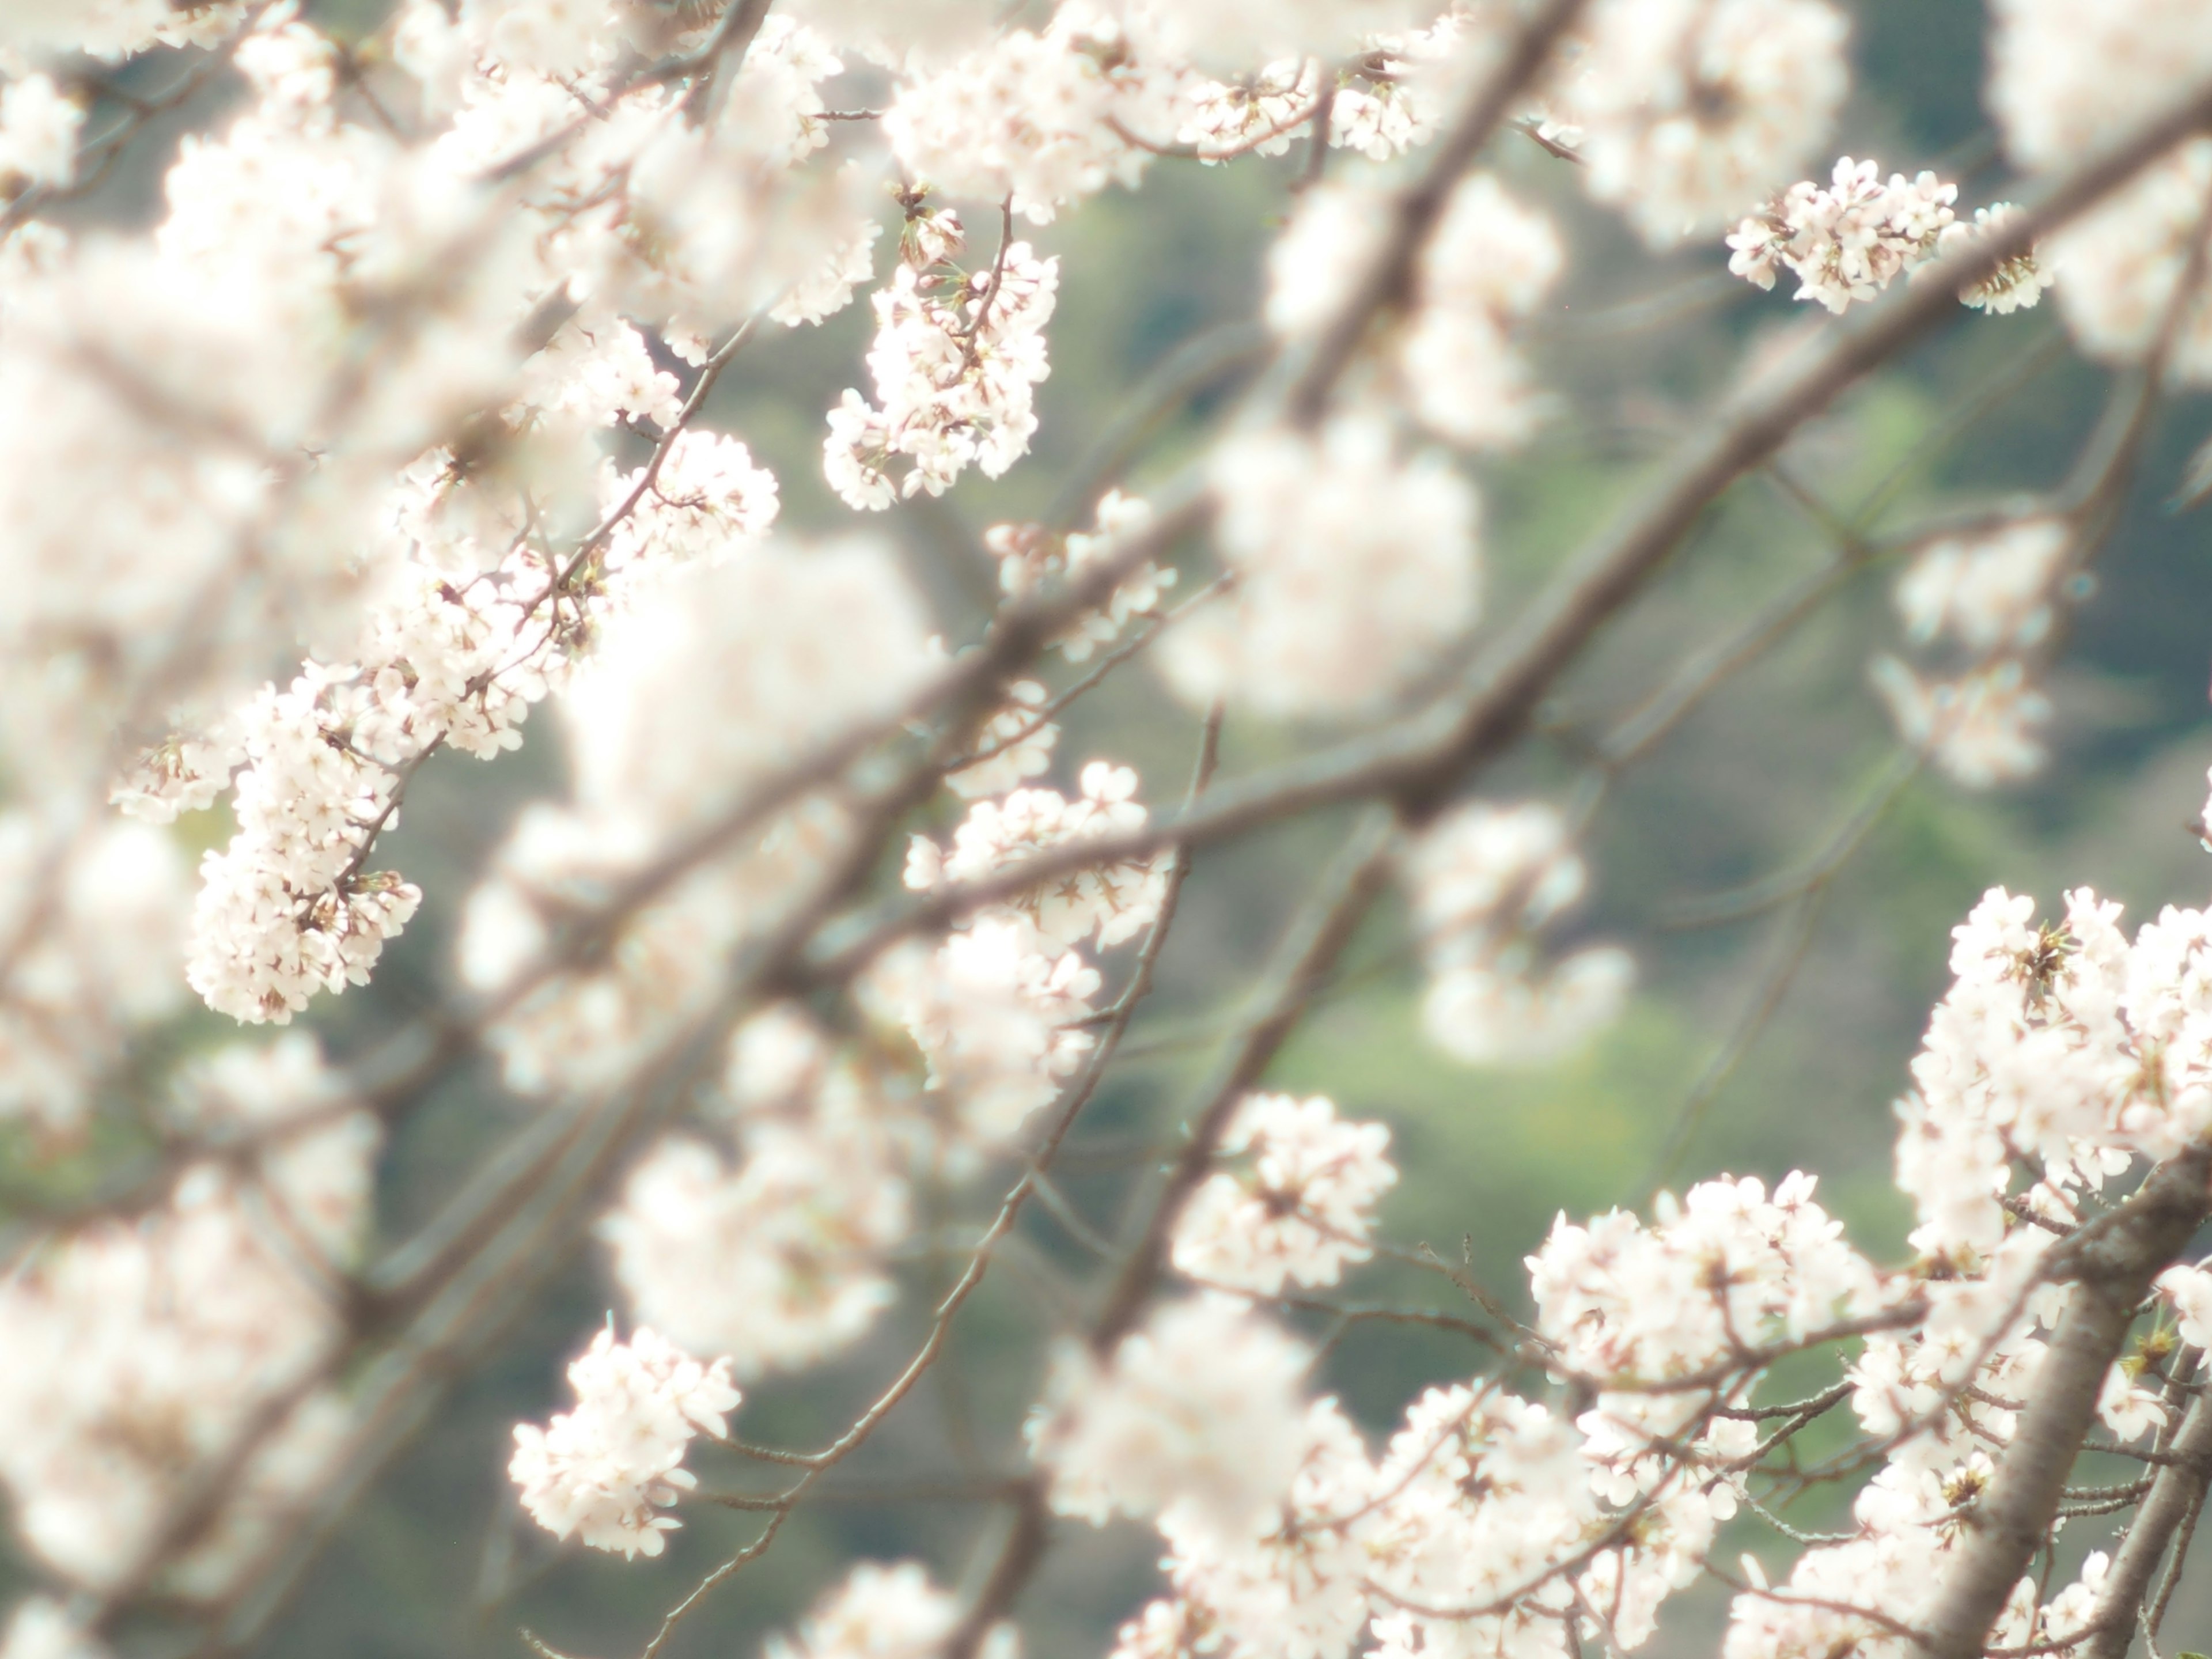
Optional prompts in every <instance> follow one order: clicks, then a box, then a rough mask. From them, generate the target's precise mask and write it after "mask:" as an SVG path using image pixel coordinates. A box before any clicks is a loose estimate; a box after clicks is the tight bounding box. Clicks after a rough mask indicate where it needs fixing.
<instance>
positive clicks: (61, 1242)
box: [0, 1036, 380, 1596]
mask: <svg viewBox="0 0 2212 1659" xmlns="http://www.w3.org/2000/svg"><path fill="white" fill-rule="evenodd" d="M173 1115H174V1119H175V1127H176V1129H177V1130H178V1131H179V1132H180V1133H182V1132H186V1131H189V1132H191V1133H197V1134H199V1135H203V1136H215V1135H224V1136H228V1137H231V1138H233V1139H234V1151H232V1152H230V1153H229V1154H228V1156H226V1157H225V1158H222V1159H220V1160H218V1159H216V1158H207V1159H204V1160H202V1161H199V1162H196V1163H193V1164H190V1165H189V1166H188V1167H186V1168H185V1169H184V1170H182V1172H181V1173H180V1174H179V1177H178V1179H177V1181H176V1182H175V1185H174V1187H173V1190H172V1192H171V1195H170V1196H169V1197H168V1199H167V1201H166V1202H164V1203H162V1204H161V1206H159V1207H157V1208H156V1209H155V1211H154V1212H151V1213H150V1214H149V1215H147V1216H145V1217H143V1218H141V1219H139V1220H138V1221H137V1222H136V1223H135V1224H134V1223H133V1222H131V1221H129V1220H125V1219H120V1218H112V1219H106V1220H102V1221H100V1222H97V1223H94V1224H93V1225H89V1226H88V1227H85V1228H84V1229H82V1230H81V1231H73V1232H69V1233H64V1234H62V1235H59V1236H57V1237H52V1239H50V1240H49V1241H47V1242H46V1243H44V1244H43V1245H41V1246H40V1247H38V1248H36V1249H33V1250H31V1251H30V1252H28V1253H27V1255H25V1256H24V1257H22V1258H21V1261H19V1262H17V1263H16V1264H15V1265H14V1267H12V1269H11V1272H10V1274H9V1278H8V1279H7V1282H6V1283H5V1284H4V1285H0V1351H4V1352H6V1353H7V1355H8V1364H6V1365H5V1366H4V1367H0V1411H4V1412H5V1413H6V1414H7V1418H8V1420H9V1422H10V1423H11V1424H13V1425H15V1426H14V1428H13V1429H12V1430H11V1431H10V1432H9V1434H8V1435H7V1436H5V1437H0V1482H4V1484H5V1486H6V1487H7V1489H8V1491H9V1494H10V1496H11V1498H13V1500H14V1508H15V1523H16V1526H17V1528H19V1530H20V1533H21V1537H22V1538H23V1540H24V1541H25V1542H26V1543H27V1545H28V1546H29V1547H30V1549H31V1550H32V1551H33V1553H35V1554H36V1555H37V1557H38V1558H39V1559H40V1560H41V1561H43V1562H44V1563H45V1564H46V1565H47V1566H48V1567H49V1568H50V1569H52V1571H55V1572H56V1573H58V1574H59V1575H61V1576H62V1577H64V1578H65V1579H67V1580H69V1581H70V1582H71V1583H76V1584H79V1585H83V1586H88V1587H90V1588H92V1589H102V1588H105V1587H107V1586H110V1585H113V1584H116V1583H121V1582H124V1581H125V1580H126V1579H128V1578H129V1577H131V1574H132V1573H133V1572H134V1571H137V1570H138V1569H139V1567H140V1565H141V1564H142V1562H143V1561H144V1560H145V1559H147V1556H148V1553H149V1552H150V1551H153V1550H155V1549H156V1548H158V1547H159V1545H160V1541H161V1539H162V1536H163V1532H164V1528H165V1527H166V1526H167V1525H168V1524H169V1523H170V1522H172V1520H173V1518H174V1516H175V1513H176V1510H177V1506H179V1505H180V1504H188V1503H189V1502H191V1497H192V1493H193V1492H194V1491H195V1482H196V1480H198V1479H199V1478H201V1477H202V1476H203V1475H204V1474H205V1472H206V1471H208V1470H210V1469H211V1468H216V1467H218V1466H220V1465H222V1464H223V1463H224V1462H227V1461H228V1460H230V1459H234V1458H235V1459H239V1460H240V1461H241V1463H242V1468H243V1474H242V1479H241V1480H240V1482H239V1484H238V1486H236V1488H235V1490H234V1495H233V1496H232V1498H230V1500H229V1502H228V1504H226V1505H225V1506H224V1507H223V1508H222V1510H221V1511H220V1512H219V1513H218V1514H217V1515H216V1516H215V1517H214V1519H213V1521H212V1522H211V1524H210V1525H209V1526H208V1527H207V1528H204V1530H203V1531H202V1532H201V1533H200V1534H199V1537H198V1541H197V1543H195V1544H194V1545H193V1546H192V1547H191V1548H190V1549H188V1550H186V1551H185V1552H183V1553H181V1555H179V1557H176V1558H174V1559H172V1560H171V1562H170V1564H169V1565H168V1567H167V1572H166V1574H165V1581H166V1582H167V1583H168V1585H169V1587H170V1588H172V1589H174V1590H176V1591H177V1592H179V1593H180V1594H183V1595H187V1596H210V1595H219V1594H221V1593H222V1589H224V1587H225V1586H226V1585H227V1584H228V1583H230V1582H231V1581H232V1579H233V1577H234V1575H235V1574H236V1573H237V1572H238V1571H240V1569H241V1568H243V1567H244V1566H245V1565H247V1563H248V1562H249V1561H250V1560H251V1559H252V1558H253V1556H254V1555H255V1554H256V1553H258V1552H259V1551H260V1550H262V1549H264V1547H266V1546H267V1545H268V1544H269V1542H270V1540H271V1538H272V1536H273V1535H274V1531H273V1529H274V1528H277V1527H278V1526H280V1525H281V1524H282V1523H283V1519H284V1517H285V1515H286V1512H287V1510H288V1509H289V1507H290V1506H291V1505H293V1504H295V1503H296V1502H297V1501H298V1499H299V1498H300V1497H301V1495H303V1494H304V1493H306V1492H311V1491H313V1490H314V1489H315V1488H316V1487H317V1486H319V1484H320V1483H321V1482H322V1481H323V1480H325V1478H326V1477H327V1475H328V1473H329V1461H330V1456H331V1452H332V1451H333V1450H334V1449H335V1448H336V1446H337V1443H338V1442H339V1441H340V1439H341V1438H342V1436H343V1429H344V1426H345V1423H346V1413H345V1411H344V1409H343V1407H342V1406H340V1405H339V1404H338V1402H337V1400H336V1398H335V1396H334V1395H331V1393H329V1392H327V1391H326V1390H325V1389H324V1388H323V1387H322V1386H321V1383H322V1379H323V1376H324V1371H323V1368H324V1366H325V1364H327V1362H328V1361H329V1359H330V1358H331V1354H332V1351H333V1346H334V1344H335V1343H336V1341H337V1339H338V1337H339V1336H340V1334H342V1327H341V1324H340V1321H339V1316H338V1312H337V1306H336V1304H335V1303H334V1301H333V1291H334V1289H335V1287H336V1285H337V1282H338V1280H339V1279H340V1278H341V1276H342V1275H343V1273H344V1272H345V1271H346V1270H347V1269H348V1268H349V1267H350V1265H351V1263H352V1262H353V1261H354V1259H355V1257H356V1255H357V1253H358V1249H359V1245H360V1239H361V1232H362V1226H363V1225H364V1223H365V1222H366V1220H367V1218H368V1205H369V1200H370V1195H371V1184H370V1183H371V1173H372V1170H373V1167H374V1160H375V1157H376V1151H377V1146H378V1141H379V1139H380V1136H379V1134H378V1132H377V1128H376V1125H375V1122H374V1119H372V1118H371V1117H370V1116H369V1115H368V1114H367V1113H366V1112H365V1111H359V1110H354V1109H350V1108H349V1103H348V1101H347V1099H346V1097H345V1096H344V1095H343V1092H341V1091H340V1090H339V1089H338V1087H337V1084H336V1082H335V1080H334V1079H332V1078H331V1076H330V1075H329V1074H328V1073H326V1072H325V1070H324V1069H323V1066H322V1063H321V1060H320V1058H319V1054H318V1052H317V1050H316V1048H315V1047H314V1044H313V1042H311V1041H309V1040H308V1039H307V1038H305V1037H302V1036H287V1037H285V1038H284V1039H283V1040H282V1041H280V1042H277V1043H276V1045H275V1046H273V1047H265V1048H251V1049H248V1048H237V1049H226V1050H221V1051H218V1052H216V1053H215V1054H211V1055H210V1056H208V1057H207V1058H206V1059H205V1060H204V1061H202V1062H201V1063H200V1064H199V1065H198V1066H196V1067H195V1068H194V1069H193V1070H191V1072H190V1073H187V1074H186V1076H185V1078H184V1079H182V1081H181V1084H180V1093H179V1098H178V1099H177V1101H176V1103H174V1106H173Z"/></svg>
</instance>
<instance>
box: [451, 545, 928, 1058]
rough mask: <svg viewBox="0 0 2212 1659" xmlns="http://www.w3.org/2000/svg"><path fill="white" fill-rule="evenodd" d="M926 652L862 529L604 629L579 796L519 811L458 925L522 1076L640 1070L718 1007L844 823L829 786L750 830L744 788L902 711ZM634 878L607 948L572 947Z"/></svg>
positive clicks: (900, 591) (581, 726)
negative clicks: (738, 964)
mask: <svg viewBox="0 0 2212 1659" xmlns="http://www.w3.org/2000/svg"><path fill="white" fill-rule="evenodd" d="M927 641H928V635H927V632H926V630H925V627H924V623H923V618H922V612H921V604H920V600H919V599H918V598H917V596H916V595H915V593H914V592H913V591H912V590H911V588H910V587H909V586H908V585H907V583H906V581H905V580H904V578H903V577H902V575H901V574H900V572H899V570H898V568H897V566H896V562H894V560H893V559H892V557H891V555H890V550H888V549H887V548H886V547H884V545H882V544H879V543H877V542H875V541H872V540H869V539H866V538H852V539H847V540H843V541H840V542H836V543H831V544H824V545H819V546H814V547H805V548H802V547H799V546H796V545H793V544H785V543H781V542H778V541H774V540H769V541H766V542H760V543H753V542H750V541H738V542H734V543H725V544H724V546H723V551H722V553H721V554H720V556H716V557H713V558H709V559H705V560H696V561H692V562H688V563H684V564H681V565H679V566H678V567H677V568H673V569H671V570H668V571H666V572H665V573H664V574H660V575H659V576H657V577H656V578H655V579H654V580H652V581H651V582H649V583H646V584H642V585H641V587H640V589H639V591H637V592H635V594H634V595H633V596H632V598H631V599H630V602H629V604H628V605H626V606H625V607H624V608H623V610H621V611H618V612H616V613H614V614H611V615H610V616H608V617H606V618H605V622H604V623H603V624H602V625H601V627H600V629H599V639H598V641H597V645H596V648H595V650H594V652H593V653H592V656H591V657H590V659H588V660H586V662H584V663H582V664H580V665H579V666H578V667H577V668H576V669H575V670H574V671H573V673H572V675H571V678H570V683H569V684H570V690H569V695H568V696H566V697H565V698H564V700H563V702H562V712H563V714H565V715H566V716H567V719H566V721H565V732H566V736H567V738H568V759H569V770H570V776H571V779H572V790H571V799H570V801H569V802H568V803H566V804H562V805H554V804H551V803H539V804H538V805H534V806H532V807H531V808H530V809H528V810H527V811H525V812H524V814H523V815H522V817H520V819H519V820H518V821H517V823H516V824H515V828H514V831H513V835H512V836H510V838H509V839H508V841H507V844H506V845H505V846H504V847H503V848H501V851H500V853H499V854H497V856H496V859H495V864H494V867H493V869H492V870H491V872H490V873H489V875H488V876H487V877H486V878H485V879H484V881H483V884H481V885H480V886H479V887H478V888H477V890H476V891H475V892H474V893H473V894H471V896H470V898H469V901H468V905H467V908H466V910H465V915H464V918H463V927H462V933H461V939H460V942H459V956H460V966H461V971H462V973H463V975H464V976H465V979H466V980H467V981H469V982H470V984H471V985H472V986H473V987H476V988H477V989H478V990H480V991H481V992H482V993H483V994H485V995H487V996H492V997H496V998H500V999H501V1000H502V1001H503V1004H506V1005H511V1011H510V1012H508V1013H507V1017H506V1018H504V1020H503V1021H502V1022H501V1025H500V1027H499V1029H498V1031H497V1033H496V1034H495V1041H496V1042H497V1043H498V1045H499V1047H500V1048H501V1051H502V1054H503V1058H504V1061H505V1066H506V1072H507V1079H508V1080H509V1082H510V1083H511V1084H512V1085H514V1086H515V1087H517V1088H520V1089H522V1090H524V1091H527V1092H531V1093H544V1092H547V1091H550V1090H552V1089H554V1088H555V1087H556V1086H558V1087H562V1088H567V1089H581V1088H589V1087H592V1086H595V1085H598V1084H599V1083H602V1082H604V1081H607V1080H611V1079H617V1078H620V1077H623V1076H626V1075H628V1074H629V1073H630V1072H631V1070H632V1069H633V1068H635V1066H638V1065H640V1064H641V1063H642V1062H643V1061H644V1060H646V1059H647V1058H648V1057H649V1056H650V1055H651V1054H653V1052H654V1051H655V1047H656V1045H657V1044H659V1042H662V1041H664V1040H665V1039H666V1038H667V1037H668V1036H670V1035H671V1034H672V1033H674V1032H677V1031H678V1030H682V1029H683V1027H684V1024H685V1022H686V1021H687V1020H689V1019H690V1018H693V1017H694V1016H696V1014H697V1013H698V1012H699V1011H700V1010H701V1009H702V1007H704V1006H706V1004H707V1002H708V1000H710V999H711V998H712V997H713V996H714V994H715V992H716V990H717V989H718V988H719V987H720V985H721V984H722V983H723V981H724V977H725V975H726V971H727V969H728V967H729V958H730V956H731V953H732V951H734V950H735V949H736V947H737V946H738V943H739V942H740V941H741V940H742V939H744V938H746V937H748V936H749V935H752V934H755V933H759V932H761V931H763V930H765V929H767V928H769V927H773V926H774V925H775V921H776V920H777V918H779V917H780V916H782V915H787V914H788V913H789V912H790V911H791V910H792V909H793V908H795V907H796V906H798V905H799V904H801V903H802V902H804V901H805V893H806V890H807V888H808V886H809V884H811V883H814V882H817V881H819V880H820V879H821V878H822V872H823V869H824V868H825V866H828V865H829V864H830V863H832V862H833V861H834V854H835V853H836V850H837V849H838V848H841V847H842V846H843V845H844V844H845V842H847V840H848V837H849V834H850V813H849V811H848V810H847V809H846V808H845V807H843V806H841V805H838V804H837V803H836V801H835V800H833V799H831V798H830V797H829V794H828V793H825V792H823V791H822V790H819V789H817V790H814V791H812V792H811V793H805V794H802V795H800V796H799V798H798V799H795V800H793V801H791V802H788V803H787V804H785V805H781V807H780V808H779V809H778V810H776V811H774V812H772V813H769V814H767V815H765V817H764V818H763V819H762V820H761V821H757V822H756V821H754V820H753V819H752V818H751V817H749V816H748V812H747V802H748V799H749V797H750V795H751V793H753V792H756V791H757V790H759V789H761V788H763V787H765V786H766V785H768V784H769V782H770V781H772V780H773V779H774V778H775V777H776V776H777V775H778V774H779V772H780V771H781V770H782V769H787V768H790V767H793V766H795V765H797V764H799V763H800V762H801V761H802V760H803V759H804V758H805V757H807V756H809V755H811V754H812V753H813V752H815V751H816V750H817V748H818V747H819V746H820V745H822V744H827V743H829V742H832V741H834V740H835V739H836V738H839V737H841V736H842V735H843V734H845V733H847V732H851V731H853V730H854V729H856V728H860V727H865V726H869V725H870V724H872V723H873V722H876V721H879V720H884V719H886V718H888V717H889V716H890V715H891V714H894V713H895V712H896V710H897V709H898V708H900V707H901V706H902V704H903V703H904V702H905V701H906V699H907V698H908V696H911V695H912V693H913V691H914V690H915V687H916V686H918V685H919V684H921V683H922V681H923V679H924V678H926V677H927V674H928V673H929V672H930V671H931V657H930V653H929V650H928V645H927ZM860 664H865V665H866V667H867V671H866V673H860V672H855V671H854V668H855V665H860ZM718 824H724V825H727V826H729V827H728V828H727V829H726V831H718V830H717V829H716V826H717V825H718ZM692 836H719V838H718V839H716V840H714V842H712V845H711V846H710V848H708V850H709V851H710V852H711V853H712V854H713V856H708V857H702V858H701V859H699V860H697V861H696V862H689V863H687V862H684V861H681V860H678V857H677V855H678V854H679V853H681V851H682V849H683V848H684V846H685V843H686V842H687V838H690V837H692ZM656 872H665V873H658V874H657V873H656ZM639 882H647V883H650V884H651V885H649V886H648V887H647V889H646V890H643V891H642V892H641V893H640V894H639V898H640V900H641V902H639V903H638V904H637V905H636V906H635V908H634V909H632V910H631V911H630V912H629V914H628V915H625V916H624V917H623V918H622V919H621V920H620V921H619V924H618V926H617V928H616V930H615V934H614V937H612V938H611V939H606V940H605V941H603V942H602V943H601V945H600V946H599V948H596V949H592V950H588V951H584V950H578V949H576V947H574V945H572V944H570V943H569V941H573V940H574V939H575V938H576V931H577V930H579V929H589V928H590V927H592V926H593V925H594V924H593V923H592V916H593V914H594V912H595V910H597V909H598V908H600V907H603V906H605V905H606V904H608V903H609V902H611V901H612V900H613V899H614V898H615V896H617V894H619V893H620V892H622V891H623V890H624V889H625V886H626V884H633V883H639ZM571 951H573V952H574V963H573V965H572V964H571V963H570V961H569V958H568V956H567V955H564V952H571Z"/></svg>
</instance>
